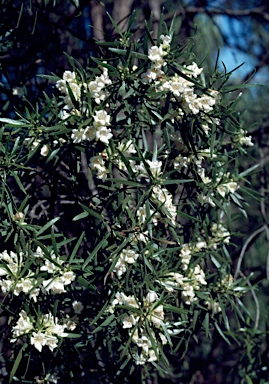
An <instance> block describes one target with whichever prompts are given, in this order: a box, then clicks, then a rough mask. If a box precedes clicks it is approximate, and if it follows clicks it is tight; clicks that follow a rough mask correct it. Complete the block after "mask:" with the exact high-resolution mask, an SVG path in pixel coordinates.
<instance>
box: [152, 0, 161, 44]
mask: <svg viewBox="0 0 269 384" xmlns="http://www.w3.org/2000/svg"><path fill="white" fill-rule="evenodd" d="M163 2H164V0H149V7H150V9H151V13H152V16H153V36H152V37H153V38H154V39H156V38H157V36H158V27H159V21H160V17H161V5H162V3H163Z"/></svg>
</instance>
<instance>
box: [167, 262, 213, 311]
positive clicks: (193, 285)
mask: <svg viewBox="0 0 269 384" xmlns="http://www.w3.org/2000/svg"><path fill="white" fill-rule="evenodd" d="M160 283H161V284H162V285H163V286H164V287H165V289H167V291H169V292H173V291H174V290H175V289H179V290H181V297H182V300H183V301H184V302H185V303H186V304H187V305H190V304H191V303H192V302H194V301H196V300H197V297H196V295H195V291H199V290H200V288H201V286H203V285H207V282H206V280H205V273H204V271H203V270H202V268H201V267H200V266H199V265H196V266H195V267H194V268H193V269H190V270H189V272H188V274H187V275H186V276H184V275H183V274H181V273H177V272H170V273H169V276H168V277H167V278H165V279H162V280H161V281H160Z"/></svg>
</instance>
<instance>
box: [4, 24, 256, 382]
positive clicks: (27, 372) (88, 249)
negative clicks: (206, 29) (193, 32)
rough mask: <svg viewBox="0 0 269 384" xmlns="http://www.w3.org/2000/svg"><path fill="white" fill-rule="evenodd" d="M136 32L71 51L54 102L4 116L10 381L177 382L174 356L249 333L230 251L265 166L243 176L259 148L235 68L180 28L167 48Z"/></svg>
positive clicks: (167, 36) (165, 38)
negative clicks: (80, 57) (251, 179)
mask: <svg viewBox="0 0 269 384" xmlns="http://www.w3.org/2000/svg"><path fill="white" fill-rule="evenodd" d="M131 25H132V19H130V22H129V28H128V30H127V32H125V33H121V31H119V30H118V33H119V38H118V39H117V40H116V41H113V42H111V43H102V42H97V44H99V47H100V51H101V52H102V56H101V57H100V58H96V57H92V63H91V65H92V67H91V68H86V69H84V68H82V67H81V66H80V64H79V63H78V62H75V60H73V59H72V58H69V62H70V70H67V71H65V72H64V74H63V77H62V78H61V79H60V78H58V77H57V76H54V75H51V76H46V78H49V79H50V80H51V81H52V82H54V83H55V94H54V95H53V96H52V97H48V96H47V95H46V94H45V95H44V99H43V100H38V101H37V104H36V106H32V105H30V106H29V105H28V106H27V108H26V110H25V112H24V113H21V112H18V117H17V119H14V120H12V119H8V118H2V119H1V122H2V123H3V127H2V129H1V178H2V193H1V219H2V220H1V235H2V246H1V247H2V250H1V255H0V259H1V267H0V273H1V279H0V286H1V290H2V294H3V300H2V318H3V322H4V330H5V331H4V333H3V339H2V342H3V345H4V350H5V356H6V358H7V356H8V355H9V362H8V363H7V370H6V371H5V370H2V374H3V375H4V376H5V375H6V376H7V375H8V377H9V381H10V382H11V381H12V380H13V381H20V382H23V383H32V382H37V383H45V382H46V383H47V382H54V383H57V382H60V383H63V382H64V383H67V382H70V383H78V382H79V383H80V382H81V383H83V382H85V383H94V382H98V383H101V382H104V383H105V382H107V383H108V382H116V380H120V381H121V382H128V383H131V382H141V383H142V382H148V383H149V382H152V381H147V380H149V379H150V378H151V379H152V380H153V379H154V380H155V381H154V382H157V376H158V375H159V377H164V378H169V380H170V382H171V381H172V380H174V379H173V378H174V377H176V376H174V373H173V369H172V368H171V361H172V362H173V361H174V360H175V358H174V357H173V354H174V356H177V359H178V361H179V360H180V359H182V358H183V357H184V356H185V359H186V360H185V361H188V353H189V351H191V350H192V348H193V347H192V345H193V341H195V342H197V343H200V342H201V340H202V339H203V340H210V339H211V338H212V337H213V336H212V335H214V337H216V333H217V334H218V335H219V336H220V337H221V338H222V339H223V340H224V341H225V342H227V343H231V342H232V340H237V341H238V343H239V344H240V340H241V338H240V332H242V328H244V327H245V329H252V328H253V323H252V320H250V315H249V312H248V310H247V309H246V308H245V306H244V303H243V296H244V294H245V292H247V291H248V290H251V289H252V287H251V285H250V283H249V279H248V278H246V277H245V276H244V275H243V274H239V273H238V274H237V276H235V277H234V265H233V263H234V260H233V258H232V250H233V239H234V238H235V236H237V235H238V233H237V232H238V230H240V228H238V227H237V223H236V220H235V219H236V218H237V217H238V215H239V214H244V199H243V197H242V194H243V193H244V191H246V192H248V193H252V192H251V189H249V188H247V187H246V183H247V180H246V176H247V174H249V173H251V172H252V171H253V170H254V169H255V167H253V168H251V169H249V170H244V171H242V172H240V171H239V164H238V155H239V154H241V155H246V147H247V146H251V145H252V142H251V137H249V136H247V133H246V130H245V129H244V128H243V125H242V122H241V121H240V119H239V117H238V116H237V115H236V114H235V113H234V108H235V106H236V102H237V99H235V100H233V101H231V100H230V99H229V100H228V101H227V98H226V94H227V93H230V92H231V91H232V88H229V86H228V85H227V81H228V79H229V74H226V73H222V72H219V70H218V68H217V67H216V70H215V72H214V73H212V74H210V75H207V74H205V73H204V71H203V68H202V66H201V65H198V64H197V62H196V59H195V57H194V55H193V53H192V52H191V48H190V46H189V45H185V46H173V23H172V25H171V26H170V28H168V27H167V26H166V25H164V24H163V23H161V24H160V27H159V34H158V38H157V40H156V41H155V40H153V39H152V36H151V33H150V32H149V29H148V27H147V26H146V31H145V35H144V36H143V38H140V39H137V40H136V39H135V38H134V37H133V34H132V30H131ZM26 105H27V104H26ZM253 195H254V196H255V194H254V193H253ZM240 329H241V331H240ZM201 348H202V346H201ZM201 354H202V350H201ZM173 364H178V363H174V362H173ZM173 364H172V365H173ZM188 369H189V368H186V364H185V365H184V364H182V369H181V370H180V372H178V373H177V377H178V378H180V380H182V382H185V381H184V380H190V378H189V379H188V373H187V372H186V371H188ZM176 371H178V367H177V366H176V367H175V370H174V372H176ZM250 373H251V372H248V371H245V373H244V374H245V377H246V376H247V375H249V376H248V377H249V378H250V376H251V375H250ZM160 380H161V379H160ZM186 382H187V381H186ZM188 382H189V381H188Z"/></svg>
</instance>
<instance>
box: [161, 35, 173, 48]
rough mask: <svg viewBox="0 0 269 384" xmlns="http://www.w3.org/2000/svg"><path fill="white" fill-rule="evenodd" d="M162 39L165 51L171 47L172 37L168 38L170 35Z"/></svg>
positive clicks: (162, 36)
mask: <svg viewBox="0 0 269 384" xmlns="http://www.w3.org/2000/svg"><path fill="white" fill-rule="evenodd" d="M160 39H161V40H162V48H163V49H167V48H169V47H170V43H171V36H168V35H165V36H164V35H161V36H160Z"/></svg>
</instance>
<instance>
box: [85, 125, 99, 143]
mask: <svg viewBox="0 0 269 384" xmlns="http://www.w3.org/2000/svg"><path fill="white" fill-rule="evenodd" d="M84 136H85V139H84V140H89V141H92V140H94V139H95V137H96V129H95V127H93V126H87V127H86V128H85V130H84Z"/></svg>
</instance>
